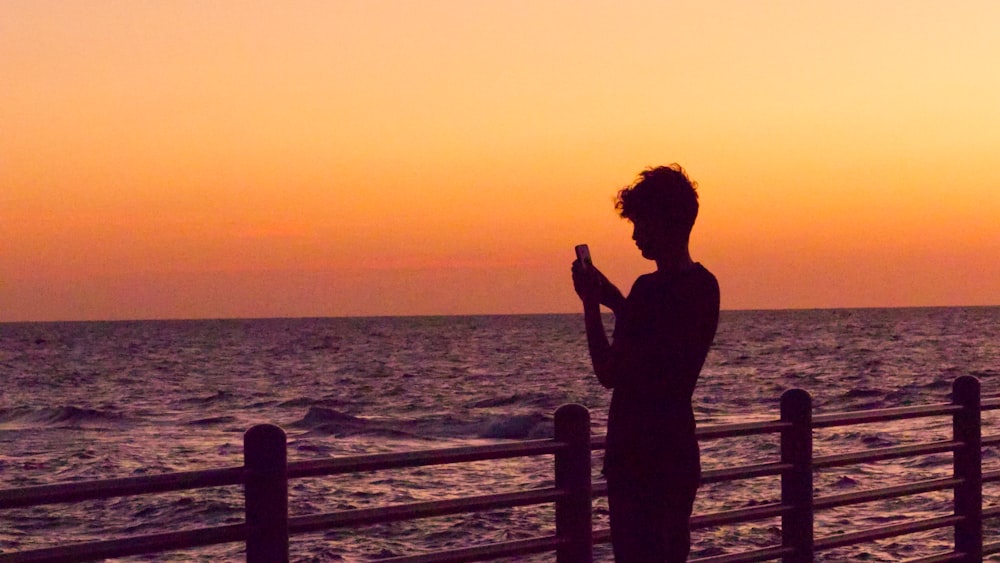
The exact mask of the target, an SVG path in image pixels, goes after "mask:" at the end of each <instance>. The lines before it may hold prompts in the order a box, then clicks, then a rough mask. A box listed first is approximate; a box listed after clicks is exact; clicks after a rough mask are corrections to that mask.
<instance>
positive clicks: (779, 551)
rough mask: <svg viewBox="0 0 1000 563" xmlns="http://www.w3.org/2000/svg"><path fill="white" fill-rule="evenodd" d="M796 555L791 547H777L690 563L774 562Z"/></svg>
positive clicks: (700, 559) (701, 559)
mask: <svg viewBox="0 0 1000 563" xmlns="http://www.w3.org/2000/svg"><path fill="white" fill-rule="evenodd" d="M794 553H795V549H793V548H791V547H782V546H780V545H777V546H774V547H766V548H763V549H756V550H753V551H744V552H741V553H730V554H727V555H713V556H711V557H702V558H699V559H691V560H690V563H754V562H757V561H773V560H775V559H781V558H782V557H785V556H788V555H793V554H794Z"/></svg>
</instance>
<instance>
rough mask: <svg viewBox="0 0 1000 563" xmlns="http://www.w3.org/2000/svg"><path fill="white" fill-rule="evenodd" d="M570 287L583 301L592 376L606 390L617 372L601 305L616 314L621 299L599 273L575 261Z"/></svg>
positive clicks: (621, 306) (613, 287)
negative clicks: (594, 375)
mask: <svg viewBox="0 0 1000 563" xmlns="http://www.w3.org/2000/svg"><path fill="white" fill-rule="evenodd" d="M573 287H574V289H576V292H577V295H579V296H580V300H581V301H583V320H584V328H585V329H586V332H587V348H588V350H589V351H590V361H591V364H592V365H593V366H594V373H595V374H596V375H597V380H598V381H600V382H601V385H603V386H604V387H607V388H609V389H610V388H612V387H614V385H615V382H616V380H617V372H618V370H617V369H616V366H615V362H614V361H613V358H614V354H613V353H612V347H611V342H610V341H609V340H608V334H607V332H606V331H605V329H604V318H603V317H602V316H601V305H602V304H603V305H605V306H607V307H608V308H609V309H611V310H612V311H614V312H615V314H620V312H621V311H622V310H623V308H624V306H625V297H624V296H623V295H622V293H621V291H619V290H618V288H617V287H615V285H614V284H612V283H611V282H610V281H609V280H608V278H607V277H605V276H604V274H602V273H601V271H600V270H598V269H597V268H594V267H593V266H589V267H586V268H584V267H583V266H582V265H581V264H580V263H579V261H577V262H574V263H573Z"/></svg>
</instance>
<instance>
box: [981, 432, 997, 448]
mask: <svg viewBox="0 0 1000 563" xmlns="http://www.w3.org/2000/svg"><path fill="white" fill-rule="evenodd" d="M980 441H981V442H982V445H984V446H995V445H997V444H1000V434H990V435H989V436H983V437H982V438H980Z"/></svg>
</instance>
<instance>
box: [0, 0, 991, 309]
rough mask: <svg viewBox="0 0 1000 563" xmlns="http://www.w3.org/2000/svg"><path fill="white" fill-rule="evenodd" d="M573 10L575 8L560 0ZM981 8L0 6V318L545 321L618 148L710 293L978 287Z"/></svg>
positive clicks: (983, 146) (609, 224)
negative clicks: (673, 194)
mask: <svg viewBox="0 0 1000 563" xmlns="http://www.w3.org/2000/svg"><path fill="white" fill-rule="evenodd" d="M582 6H585V7H582ZM997 29H1000V3H996V2H992V1H985V0H984V1H981V2H975V1H967V2H958V3H949V2H927V1H911V2H897V1H892V2H888V1H871V0H866V1H843V0H839V1H810V2H801V1H762V2H749V1H730V2H723V1H710V2H694V1H692V2H662V1H648V2H645V1H621V0H619V1H615V2H592V3H586V4H583V5H582V4H580V3H578V2H570V1H568V0H566V1H557V0H551V1H544V2H538V1H535V0H532V1H523V2H518V1H513V2H507V1H505V2H466V1H464V0H450V1H438V0H414V1H403V0H398V1H388V0H386V1H380V0H359V1H349V0H338V1H337V2H323V1H315V2H305V1H291V2H288V1H281V2H278V1H274V2H227V1H219V2H208V3H206V2H195V1H180V0H173V1H169V2H167V1H164V2H126V3H111V2H84V1H59V2H50V1H44V0H7V1H5V2H4V3H3V4H2V5H0V53H2V54H3V55H2V56H0V78H2V86H0V128H2V130H0V321H18V320H70V319H128V318H190V317H271V316H340V315H397V314H463V313H530V312H568V311H575V310H577V309H578V304H577V301H576V297H575V295H574V294H573V292H572V288H571V285H570V282H569V263H570V261H571V260H572V257H573V252H572V248H573V245H574V244H577V243H579V242H587V243H589V244H590V245H591V249H592V252H593V255H594V259H595V262H596V263H597V264H598V265H599V266H601V267H602V268H603V269H604V270H605V272H606V273H607V274H608V275H609V276H610V277H612V279H613V280H615V281H617V282H618V283H619V285H620V286H621V287H622V289H623V290H624V289H627V288H628V286H629V285H630V284H631V281H632V279H634V277H635V276H636V275H638V274H639V273H641V272H643V271H648V270H649V269H650V268H651V264H650V263H648V262H645V261H644V260H642V258H641V257H640V256H639V254H638V252H637V251H636V250H635V248H634V246H633V245H632V243H631V240H630V238H629V237H630V228H629V225H628V224H627V223H626V222H624V221H621V220H619V219H617V218H616V216H615V214H614V211H613V208H612V196H613V194H614V193H615V191H616V190H617V189H618V188H619V187H620V186H622V185H623V184H626V183H628V182H630V181H631V180H632V178H633V177H634V176H635V174H636V173H637V172H638V171H640V170H641V169H642V168H644V167H646V166H649V165H655V164H665V163H670V162H679V163H681V164H682V165H684V166H685V167H686V168H687V169H688V171H689V173H690V174H691V176H692V177H693V178H694V179H695V180H697V181H698V182H699V184H700V193H701V201H702V214H701V216H700V218H699V221H698V224H697V225H696V227H695V233H694V235H693V243H692V252H693V254H694V257H695V258H696V259H697V260H700V261H701V262H702V263H704V264H705V265H706V266H708V267H709V268H710V269H711V270H713V271H714V272H715V273H716V275H717V276H718V277H719V279H720V283H721V285H722V291H723V307H724V308H728V309H745V308H799V307H855V306H913V305H973V304H998V303H1000V299H998V298H997V296H998V295H1000V260H997V257H998V256H1000V166H998V165H997V155H1000V104H998V103H997V100H1000V72H998V71H997V69H996V65H997V56H998V54H1000V34H997V33H996V30H997Z"/></svg>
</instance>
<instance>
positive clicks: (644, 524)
mask: <svg viewBox="0 0 1000 563" xmlns="http://www.w3.org/2000/svg"><path fill="white" fill-rule="evenodd" d="M642 493H643V491H642V490H641V488H640V487H638V486H636V484H635V483H634V482H632V481H629V480H624V479H621V478H618V479H613V478H610V477H609V478H608V513H609V516H610V518H611V547H612V549H613V550H614V554H615V562H616V563H645V562H650V563H652V562H654V561H656V560H655V558H654V557H653V555H652V554H650V553H649V550H648V548H649V545H648V544H649V543H650V540H651V539H653V538H656V537H657V536H658V535H659V534H658V533H657V528H656V527H655V526H654V525H653V522H652V520H651V518H650V515H649V514H645V512H646V511H647V503H646V502H645V499H644V498H643V494H642ZM656 563H659V562H656Z"/></svg>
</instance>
